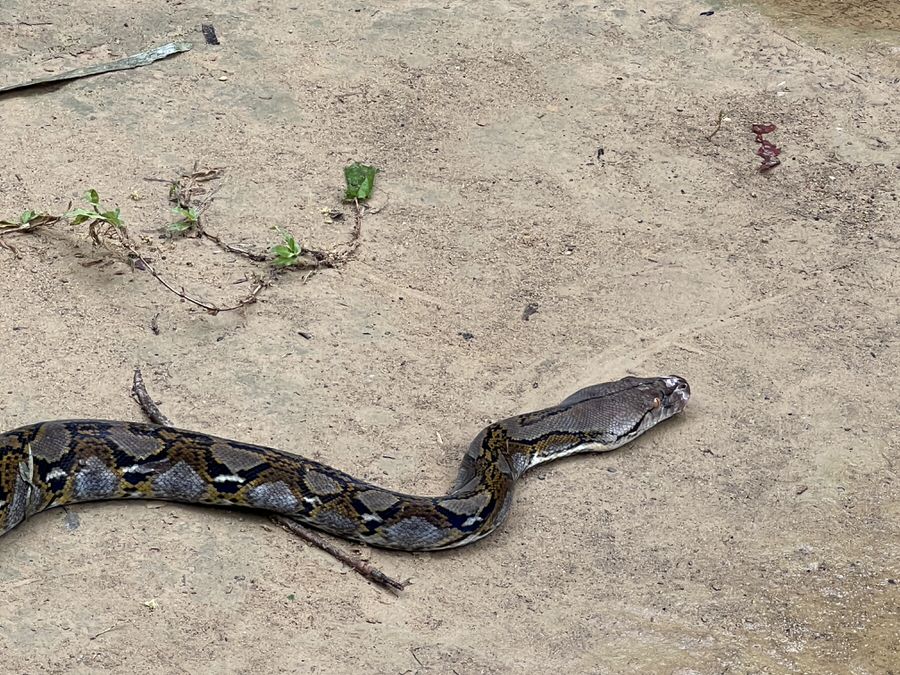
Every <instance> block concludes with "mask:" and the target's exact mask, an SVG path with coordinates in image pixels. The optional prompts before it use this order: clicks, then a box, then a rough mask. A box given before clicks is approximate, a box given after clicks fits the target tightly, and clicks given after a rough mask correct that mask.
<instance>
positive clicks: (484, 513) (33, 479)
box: [0, 376, 690, 551]
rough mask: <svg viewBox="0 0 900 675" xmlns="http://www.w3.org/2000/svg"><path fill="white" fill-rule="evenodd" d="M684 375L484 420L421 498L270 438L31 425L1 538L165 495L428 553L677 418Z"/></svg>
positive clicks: (10, 457) (7, 471) (2, 456)
mask: <svg viewBox="0 0 900 675" xmlns="http://www.w3.org/2000/svg"><path fill="white" fill-rule="evenodd" d="M689 398H690V387H689V386H688V383H687V382H686V381H685V380H683V379H682V378H680V377H677V376H670V377H655V378H636V377H626V378H624V379H622V380H618V381H616V382H607V383H604V384H598V385H594V386H591V387H587V388H585V389H581V390H580V391H578V392H576V393H575V394H572V395H571V396H569V397H568V398H567V399H565V400H564V401H563V402H562V403H560V404H559V405H556V406H553V407H550V408H546V409H544V410H539V411H536V412H530V413H525V414H522V415H518V416H515V417H510V418H508V419H505V420H501V421H499V422H495V423H493V424H491V425H489V426H488V427H486V428H485V429H483V430H482V431H481V432H480V433H479V434H478V436H477V437H476V438H475V440H473V441H472V444H471V445H470V446H469V450H468V452H467V453H466V455H465V457H464V458H463V462H462V466H461V467H460V470H459V475H458V477H457V479H456V484H455V486H454V487H453V489H452V490H451V491H450V492H449V493H448V494H446V495H444V496H441V497H417V496H412V495H408V494H403V493H400V492H395V491H393V490H387V489H385V488H381V487H378V486H376V485H371V484H369V483H365V482H363V481H360V480H357V479H356V478H353V477H352V476H349V475H347V474H346V473H343V472H341V471H338V470H337V469H333V468H331V467H329V466H326V465H324V464H320V463H319V462H315V461H313V460H310V459H305V458H303V457H299V456H297V455H292V454H289V453H286V452H282V451H280V450H275V449H273V448H266V447H262V446H258V445H250V444H248V443H240V442H238V441H232V440H227V439H224V438H216V437H215V436H207V435H205V434H200V433H196V432H193V431H182V430H180V429H174V428H171V427H165V426H159V425H154V424H141V423H136V422H118V421H100V420H62V421H54V422H39V423H37V424H32V425H29V426H25V427H21V428H19V429H15V430H13V431H8V432H6V433H4V434H0V535H2V534H5V533H6V532H8V531H9V530H11V529H12V528H14V527H15V526H16V525H18V524H19V523H21V522H22V521H23V520H25V519H26V518H28V517H29V516H32V515H34V514H35V513H38V512H40V511H43V510H45V509H49V508H53V507H54V506H63V505H65V504H75V503H78V502H88V501H97V500H108V499H129V498H135V499H165V500H169V501H178V502H187V503H191V504H216V505H224V506H239V507H247V508H252V509H257V510H264V511H271V512H276V513H280V514H283V515H285V516H288V517H290V518H292V519H295V520H296V521H298V522H300V523H303V524H305V525H309V526H312V527H314V528H317V529H319V530H324V531H325V532H329V533H331V534H334V535H337V536H339V537H344V538H347V539H353V540H356V541H361V542H365V543H367V544H371V545H373V546H380V547H384V548H393V549H399V550H403V551H433V550H439V549H446V548H452V547H455V546H462V545H464V544H468V543H470V542H473V541H476V540H478V539H481V538H482V537H485V536H487V535H488V534H490V533H491V532H493V531H494V530H496V529H497V528H498V527H499V526H500V524H501V523H502V522H503V521H504V519H505V518H506V516H507V514H508V512H509V507H510V502H511V499H512V495H513V486H514V485H515V483H516V481H517V480H518V479H519V478H520V477H521V476H522V474H524V473H525V472H526V471H527V470H528V469H530V468H532V467H534V466H537V465H538V464H541V463H543V462H548V461H551V460H554V459H558V458H560V457H565V456H568V455H572V454H575V453H579V452H589V451H595V452H605V451H607V450H613V449H615V448H618V447H620V446H622V445H624V444H625V443H627V442H629V441H631V440H632V439H634V438H636V437H637V436H639V435H640V434H642V433H644V432H645V431H647V430H648V429H650V428H651V427H653V426H655V425H656V424H658V423H659V422H661V421H663V420H665V419H667V418H669V417H671V416H672V415H675V414H677V413H679V412H681V410H682V409H683V408H684V406H685V405H686V404H687V402H688V399H689Z"/></svg>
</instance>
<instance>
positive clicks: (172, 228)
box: [166, 220, 193, 234]
mask: <svg viewBox="0 0 900 675" xmlns="http://www.w3.org/2000/svg"><path fill="white" fill-rule="evenodd" d="M192 227H193V224H192V223H189V222H187V221H184V220H179V221H178V222H177V223H169V225H168V227H167V228H166V229H167V230H168V231H169V232H173V233H175V234H182V233H183V232H187V231H188V230H189V229H191V228H192Z"/></svg>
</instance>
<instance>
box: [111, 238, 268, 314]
mask: <svg viewBox="0 0 900 675" xmlns="http://www.w3.org/2000/svg"><path fill="white" fill-rule="evenodd" d="M113 231H114V232H115V233H116V235H117V237H118V239H119V243H120V244H122V246H123V247H124V248H125V250H126V251H128V253H129V254H130V255H131V257H132V258H133V259H135V260H138V261H140V263H141V265H142V266H143V267H144V269H146V270H147V271H148V272H150V274H152V275H153V278H154V279H156V280H157V281H158V282H159V283H161V284H162V285H163V286H165V287H166V288H167V289H169V290H170V291H171V292H172V293H174V294H175V295H177V296H178V297H179V298H181V299H182V300H186V301H187V302H190V303H192V304H194V305H197V307H202V308H203V309H205V310H206V311H207V312H209V313H210V314H212V315H216V314H218V313H219V312H231V311H234V310H236V309H240V308H241V307H246V306H247V305H252V304H253V303H254V302H256V299H257V297H258V296H259V293H260V291H262V290H263V289H264V288H265V287H266V286H268V285H269V283H268V282H267V281H266V280H264V279H260V278H257V279H256V285H255V286H254V287H253V290H251V291H250V292H249V293H248V294H247V295H245V296H244V297H243V298H241V299H240V300H238V301H237V302H236V303H235V304H234V305H229V306H228V307H219V306H218V305H214V304H212V303H209V302H204V301H203V300H199V299H197V298H195V297H193V296H190V295H188V293H187V291H185V290H184V286H182V287H181V289H180V290H179V289H178V288H175V286H173V285H172V284H170V283H169V282H168V281H166V279H165V278H164V277H163V276H162V275H161V274H160V273H159V272H157V271H156V269H155V268H154V267H153V265H152V264H151V263H150V261H149V260H147V259H146V258H145V257H144V256H143V255H142V254H141V252H140V251H138V250H137V248H135V246H134V245H133V244H132V243H131V241H129V239H128V236H127V235H126V234H125V233H124V232H123V230H122V228H118V227H117V228H113Z"/></svg>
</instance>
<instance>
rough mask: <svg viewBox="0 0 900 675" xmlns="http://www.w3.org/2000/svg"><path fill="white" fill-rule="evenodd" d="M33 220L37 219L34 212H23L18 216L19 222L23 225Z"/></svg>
mask: <svg viewBox="0 0 900 675" xmlns="http://www.w3.org/2000/svg"><path fill="white" fill-rule="evenodd" d="M35 218H37V214H36V213H35V212H34V211H23V212H22V215H21V216H19V222H20V223H22V224H23V225H27V224H28V223H30V222H31V221H32V220H34V219H35Z"/></svg>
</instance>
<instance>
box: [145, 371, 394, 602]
mask: <svg viewBox="0 0 900 675" xmlns="http://www.w3.org/2000/svg"><path fill="white" fill-rule="evenodd" d="M131 393H132V394H133V395H134V397H135V399H136V400H137V402H138V404H139V405H140V406H141V410H142V411H143V413H144V415H146V416H147V419H149V420H150V421H151V422H153V423H154V424H160V425H162V426H166V427H171V426H173V425H172V421H171V420H170V419H169V418H168V417H166V416H165V415H164V414H163V412H162V411H161V410H160V409H159V406H157V405H156V403H155V402H154V400H153V398H152V397H151V396H150V394H149V393H147V387H146V386H145V385H144V376H143V375H142V374H141V369H140V368H135V369H134V381H133V383H132V385H131ZM271 519H272V522H274V523H275V524H276V525H279V526H280V527H282V528H283V529H285V530H287V531H288V532H290V533H291V534H293V535H294V536H297V537H300V538H301V539H303V540H304V541H305V542H307V543H309V544H312V545H313V546H316V547H318V548H320V549H322V550H323V551H325V553H328V554H329V555H331V556H333V557H335V558H337V559H338V560H339V561H341V562H342V563H344V564H345V565H347V566H348V567H349V568H350V569H352V570H353V571H355V572H357V573H358V574H359V575H361V576H362V577H363V578H365V579H368V580H369V581H371V582H372V583H373V584H376V585H378V586H381V587H382V588H384V589H386V590H388V591H390V592H392V593H398V592H400V591H402V590H403V589H404V588H406V583H404V582H402V581H397V580H396V579H393V578H391V577H389V576H388V575H386V574H385V573H384V572H382V571H381V570H379V569H378V568H377V567H375V566H374V565H370V564H369V563H367V562H366V561H365V560H361V559H360V558H357V557H356V556H353V555H351V554H349V553H347V552H345V551H342V550H341V549H339V548H338V547H336V546H335V545H334V544H332V543H330V542H329V541H327V540H326V539H325V538H324V537H322V536H321V535H320V534H318V533H316V532H313V531H312V530H310V529H308V528H306V527H304V526H303V525H301V524H300V523H298V522H297V521H295V520H291V519H290V518H288V517H287V516H282V515H279V514H276V515H272V516H271ZM407 583H408V582H407Z"/></svg>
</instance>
